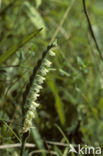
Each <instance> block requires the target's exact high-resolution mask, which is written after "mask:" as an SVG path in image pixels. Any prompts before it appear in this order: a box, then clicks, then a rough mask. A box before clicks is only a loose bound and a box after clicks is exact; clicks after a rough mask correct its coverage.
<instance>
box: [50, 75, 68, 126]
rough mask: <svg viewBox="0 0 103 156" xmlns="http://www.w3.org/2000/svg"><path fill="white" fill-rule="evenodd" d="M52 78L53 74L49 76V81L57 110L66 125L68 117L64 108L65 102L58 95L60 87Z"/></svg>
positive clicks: (61, 120)
mask: <svg viewBox="0 0 103 156" xmlns="http://www.w3.org/2000/svg"><path fill="white" fill-rule="evenodd" d="M51 79H52V76H51V77H49V76H48V78H47V80H48V81H47V83H48V86H49V87H50V88H51V90H52V92H53V94H54V97H55V107H56V111H57V113H58V116H59V119H60V122H61V124H62V125H63V126H64V125H65V122H66V119H65V114H64V109H63V102H62V100H61V98H60V97H59V95H58V89H57V87H56V86H55V83H54V82H53V80H52V81H51Z"/></svg>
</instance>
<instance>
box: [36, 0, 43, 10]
mask: <svg viewBox="0 0 103 156" xmlns="http://www.w3.org/2000/svg"><path fill="white" fill-rule="evenodd" d="M41 3H42V0H36V7H37V8H39V6H40V5H41Z"/></svg>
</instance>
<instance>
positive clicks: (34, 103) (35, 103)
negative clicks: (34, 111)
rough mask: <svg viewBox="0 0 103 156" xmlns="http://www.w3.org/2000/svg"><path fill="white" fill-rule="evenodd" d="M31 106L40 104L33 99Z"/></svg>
mask: <svg viewBox="0 0 103 156" xmlns="http://www.w3.org/2000/svg"><path fill="white" fill-rule="evenodd" d="M31 106H34V107H35V108H36V107H38V106H39V104H38V103H37V102H34V101H32V103H31Z"/></svg>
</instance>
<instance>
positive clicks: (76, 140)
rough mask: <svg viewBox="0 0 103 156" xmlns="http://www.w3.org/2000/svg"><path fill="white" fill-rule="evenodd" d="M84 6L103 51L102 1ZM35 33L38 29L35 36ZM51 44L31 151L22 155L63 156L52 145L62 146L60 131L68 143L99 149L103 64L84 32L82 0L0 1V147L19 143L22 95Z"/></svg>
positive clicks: (62, 149)
mask: <svg viewBox="0 0 103 156" xmlns="http://www.w3.org/2000/svg"><path fill="white" fill-rule="evenodd" d="M86 4H87V9H88V14H89V17H90V19H91V23H92V27H93V30H94V33H95V36H96V39H97V42H98V45H99V47H100V49H101V51H103V1H102V0H92V1H89V0H87V1H86ZM39 28H43V30H42V31H41V32H39V33H38V32H37V31H36V30H37V29H39ZM35 33H37V35H36V36H35ZM55 39H57V42H58V48H57V49H56V51H55V52H56V56H55V57H54V58H53V59H52V60H51V61H52V62H53V65H52V67H51V69H50V72H49V73H48V74H47V76H46V81H45V83H44V84H43V89H42V91H41V94H40V97H39V98H38V102H39V103H40V106H39V108H38V109H37V112H36V117H35V119H34V120H33V126H34V127H35V128H32V130H31V133H30V136H29V138H28V142H30V143H35V144H36V147H35V149H31V148H27V149H26V153H25V156H26V155H29V154H30V153H31V152H35V153H34V154H32V153H31V155H42V156H46V155H53V152H54V154H55V155H56V154H57V155H60V156H66V155H67V152H68V151H67V149H66V148H65V147H63V146H57V145H55V144H56V142H59V143H65V137H64V136H63V132H64V134H65V136H66V137H67V139H68V141H69V142H70V143H73V144H88V145H91V146H96V145H98V146H101V147H102V144H103V136H102V134H103V72H102V69H103V63H102V61H101V59H100V57H99V55H98V51H97V50H96V48H95V44H94V42H93V39H92V38H91V35H90V33H89V30H88V23H87V20H86V17H85V14H84V12H83V5H82V0H78V1H77V0H63V1H61V0H48V1H47V0H30V1H29V0H22V1H21V0H14V1H11V0H0V144H1V145H2V144H13V143H18V142H19V139H21V131H22V127H21V120H22V119H21V101H22V94H23V91H24V89H25V86H26V84H27V82H28V80H29V77H30V74H31V72H32V69H33V67H34V66H35V65H36V63H37V61H38V59H39V58H40V57H41V55H42V52H43V50H44V49H46V47H47V45H48V44H49V43H50V42H51V41H53V40H55ZM20 44H21V45H20ZM6 121H8V122H6ZM9 121H10V122H9ZM57 127H59V128H57ZM61 131H62V132H61ZM45 141H52V142H53V143H54V144H53V145H51V144H50V145H48V144H47V143H46V142H45ZM42 149H44V150H46V151H47V152H48V154H46V153H45V152H43V151H41V150H42ZM37 151H38V152H39V153H37ZM19 152H20V148H10V149H0V154H1V155H5V156H9V155H14V156H18V155H19Z"/></svg>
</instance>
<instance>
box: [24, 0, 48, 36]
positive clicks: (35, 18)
mask: <svg viewBox="0 0 103 156" xmlns="http://www.w3.org/2000/svg"><path fill="white" fill-rule="evenodd" d="M24 4H25V6H26V7H27V9H26V13H27V15H28V17H29V18H30V20H31V22H32V23H33V25H34V26H35V27H36V28H40V27H43V31H42V35H43V37H44V38H45V35H46V26H45V23H44V20H43V18H42V17H41V15H40V13H39V12H38V11H37V9H36V8H35V7H33V6H32V5H31V4H30V3H29V2H25V3H24Z"/></svg>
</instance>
